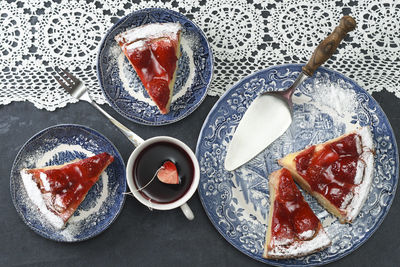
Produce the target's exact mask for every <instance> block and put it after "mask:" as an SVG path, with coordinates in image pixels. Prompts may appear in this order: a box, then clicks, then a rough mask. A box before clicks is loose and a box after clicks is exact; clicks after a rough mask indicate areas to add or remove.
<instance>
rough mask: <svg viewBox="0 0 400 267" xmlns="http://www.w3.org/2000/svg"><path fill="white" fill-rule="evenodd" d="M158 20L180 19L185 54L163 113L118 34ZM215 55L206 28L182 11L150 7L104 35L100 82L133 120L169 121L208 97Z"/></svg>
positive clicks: (119, 109)
mask: <svg viewBox="0 0 400 267" xmlns="http://www.w3.org/2000/svg"><path fill="white" fill-rule="evenodd" d="M155 22H179V23H180V24H181V25H182V27H183V30H182V34H181V52H182V53H181V54H182V56H181V58H180V59H179V62H178V70H177V77H176V81H175V87H174V93H173V97H172V102H171V107H170V112H169V113H168V114H165V115H163V114H161V113H160V112H159V110H158V108H157V106H156V105H155V104H154V103H153V101H152V100H151V99H150V97H149V95H148V94H147V92H146V90H145V89H144V87H143V85H142V83H141V81H140V79H139V76H137V74H136V72H135V70H134V69H133V67H132V66H131V65H130V63H129V61H128V59H127V58H126V57H125V55H124V53H123V52H122V51H121V49H120V47H119V45H118V43H117V42H116V41H115V40H114V37H115V36H116V35H117V34H119V33H121V32H124V31H126V30H128V29H131V28H134V27H137V26H140V25H143V24H148V23H155ZM212 72H213V57H212V53H211V49H210V46H209V44H208V42H207V38H206V37H205V35H204V33H203V32H202V30H201V29H200V28H199V27H198V26H197V25H195V24H194V23H193V22H191V21H190V20H189V19H187V18H186V17H185V16H183V15H181V14H179V13H178V12H175V11H171V10H166V9H159V8H150V9H144V10H140V11H136V12H133V13H131V14H130V15H128V16H126V17H124V18H122V19H121V20H120V21H118V22H117V23H116V24H115V25H114V26H113V27H112V28H111V29H110V30H109V31H108V33H107V35H106V36H105V37H104V39H103V41H102V43H101V45H100V50H99V53H98V60H97V75H98V79H99V82H100V86H101V88H102V91H103V93H104V95H105V96H106V98H107V100H108V102H109V103H110V105H111V106H112V107H113V108H114V109H115V110H116V111H117V112H118V113H120V114H121V115H122V116H124V117H126V118H127V119H129V120H132V121H134V122H137V123H141V124H145V125H165V124H169V123H173V122H176V121H178V120H180V119H183V118H185V117H186V116H187V115H189V114H190V113H192V112H193V111H194V110H195V109H196V108H197V107H198V106H199V105H200V104H201V102H202V101H203V100H204V98H205V97H206V95H207V89H208V86H209V85H210V82H211V77H212Z"/></svg>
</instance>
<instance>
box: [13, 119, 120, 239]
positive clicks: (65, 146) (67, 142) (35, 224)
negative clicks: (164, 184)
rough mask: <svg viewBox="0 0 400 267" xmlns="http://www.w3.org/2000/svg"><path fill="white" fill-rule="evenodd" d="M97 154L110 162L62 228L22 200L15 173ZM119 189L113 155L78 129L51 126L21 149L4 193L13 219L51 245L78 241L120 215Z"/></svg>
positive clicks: (104, 142)
mask: <svg viewBox="0 0 400 267" xmlns="http://www.w3.org/2000/svg"><path fill="white" fill-rule="evenodd" d="M102 152H107V153H109V154H110V155H112V156H114V161H113V162H112V163H111V164H110V165H109V166H108V167H107V169H106V170H105V171H104V172H103V173H102V174H101V176H100V179H99V180H98V181H97V183H96V184H95V185H94V186H93V187H92V188H91V189H90V190H89V192H88V194H87V195H86V198H85V199H84V201H83V202H82V203H81V205H80V206H79V207H78V209H77V210H76V211H75V213H74V215H72V217H71V218H70V219H69V221H68V223H67V225H66V227H65V228H64V229H62V230H57V229H56V228H54V227H53V226H52V225H51V224H50V223H49V222H48V221H47V220H46V219H45V218H43V215H42V214H41V213H40V212H39V210H38V208H37V206H35V204H33V203H32V201H31V199H30V198H29V197H28V195H27V193H26V190H25V187H24V183H23V181H22V178H21V175H20V171H21V170H22V169H23V168H39V167H44V166H50V165H59V164H64V163H66V162H70V161H72V160H74V159H77V158H86V157H90V156H94V155H95V154H99V153H102ZM125 190H126V182H125V164H124V161H123V160H122V158H121V155H120V154H119V152H118V150H117V149H116V148H115V147H114V145H113V144H112V143H111V142H110V141H109V140H108V139H106V138H105V137H104V136H103V135H101V134H99V133H98V132H97V131H95V130H93V129H90V128H87V127H84V126H80V125H73V124H66V125H57V126H53V127H50V128H47V129H44V130H43V131H41V132H39V133H37V134H36V135H34V136H33V137H32V138H31V139H29V140H28V141H27V142H26V143H25V144H24V145H23V146H22V148H21V149H20V151H19V152H18V154H17V156H16V158H15V160H14V164H13V166H12V169H11V179H10V191H11V197H12V200H13V203H14V206H15V208H16V210H17V212H18V214H19V215H20V216H21V218H22V220H23V221H24V222H25V223H26V224H27V225H28V226H29V227H30V228H31V229H32V230H34V231H35V232H36V233H38V234H39V235H41V236H43V237H45V238H48V239H51V240H55V241H61V242H76V241H82V240H86V239H89V238H92V237H94V236H96V235H98V234H100V233H101V232H103V231H104V230H105V229H107V228H108V227H109V226H110V225H111V224H112V223H113V222H114V220H115V219H116V218H117V216H118V214H119V213H120V211H121V209H122V207H123V204H124V201H125V195H124V194H123V193H124V192H125Z"/></svg>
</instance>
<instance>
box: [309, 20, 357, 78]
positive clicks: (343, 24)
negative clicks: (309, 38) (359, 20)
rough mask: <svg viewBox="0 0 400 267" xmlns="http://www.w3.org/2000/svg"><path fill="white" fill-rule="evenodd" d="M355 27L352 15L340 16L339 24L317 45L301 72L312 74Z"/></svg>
mask: <svg viewBox="0 0 400 267" xmlns="http://www.w3.org/2000/svg"><path fill="white" fill-rule="evenodd" d="M355 28H356V21H355V20H354V19H353V18H352V17H350V16H344V17H342V18H341V19H340V23H339V26H337V27H336V28H335V30H333V32H332V33H331V34H329V35H328V37H326V38H325V40H323V41H322V42H321V43H320V44H319V45H318V46H317V48H316V49H315V51H314V53H313V54H312V56H311V58H310V60H309V61H308V63H307V65H305V66H304V67H303V68H302V69H303V72H304V73H305V74H307V76H312V75H313V74H314V71H315V70H316V69H317V68H318V67H319V66H321V65H322V64H323V63H324V62H325V61H327V60H328V59H329V58H330V57H331V56H332V55H333V53H334V52H335V51H336V48H337V47H338V45H339V44H340V42H341V41H342V40H343V38H344V37H345V36H346V34H347V33H348V32H350V31H352V30H354V29H355Z"/></svg>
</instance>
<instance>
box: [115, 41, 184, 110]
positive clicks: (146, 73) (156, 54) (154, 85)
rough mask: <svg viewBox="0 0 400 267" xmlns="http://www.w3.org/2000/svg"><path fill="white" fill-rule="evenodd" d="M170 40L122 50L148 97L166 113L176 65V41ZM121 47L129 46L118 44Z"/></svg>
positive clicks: (149, 42) (145, 43) (147, 42)
mask: <svg viewBox="0 0 400 267" xmlns="http://www.w3.org/2000/svg"><path fill="white" fill-rule="evenodd" d="M177 40H178V37H176V38H175V40H173V39H171V38H167V37H164V38H159V39H155V40H148V41H141V42H142V45H140V46H137V47H135V48H133V49H132V48H130V49H123V50H124V53H125V55H126V56H127V57H128V59H129V61H130V62H131V64H132V66H133V67H134V68H135V70H136V73H137V74H138V76H139V78H140V80H141V81H142V83H143V85H144V86H145V88H146V89H147V91H148V93H149V95H150V97H151V98H152V99H153V101H154V102H155V103H156V104H157V106H158V107H159V108H160V110H161V112H163V113H167V110H166V106H167V104H168V101H169V97H170V89H169V83H170V82H171V80H172V79H173V74H174V72H175V69H176V63H177V60H178V58H177V56H176V54H177V51H176V48H175V47H177V42H178V41H177ZM120 45H121V47H128V46H129V45H130V44H126V43H122V42H120Z"/></svg>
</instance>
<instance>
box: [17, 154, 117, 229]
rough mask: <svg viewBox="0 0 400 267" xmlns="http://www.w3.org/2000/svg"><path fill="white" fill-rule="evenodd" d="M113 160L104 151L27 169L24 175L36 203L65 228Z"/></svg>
mask: <svg viewBox="0 0 400 267" xmlns="http://www.w3.org/2000/svg"><path fill="white" fill-rule="evenodd" d="M113 160H114V157H113V156H111V155H109V154H108V153H106V152H104V153H101V154H98V155H95V156H93V157H89V158H85V159H82V160H78V161H74V162H72V163H67V164H64V165H57V166H48V167H44V168H38V169H23V170H21V176H22V180H23V183H24V186H25V189H26V191H27V193H28V196H29V198H30V199H31V200H32V202H33V203H34V204H35V205H36V206H37V207H38V208H39V210H40V212H41V213H42V214H43V215H44V216H45V218H46V219H47V220H48V221H49V222H50V223H51V224H52V225H53V226H54V227H55V228H57V229H61V228H63V227H64V226H65V224H66V223H67V221H68V219H69V218H70V217H71V216H72V214H74V212H75V210H76V209H77V208H78V206H79V205H80V204H81V203H82V201H83V200H84V199H85V197H86V195H87V193H88V192H89V190H90V188H92V186H93V185H94V184H95V183H96V182H97V181H98V180H99V177H100V174H101V173H102V172H103V171H104V170H105V169H106V168H107V166H108V165H110V164H111V162H113Z"/></svg>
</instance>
